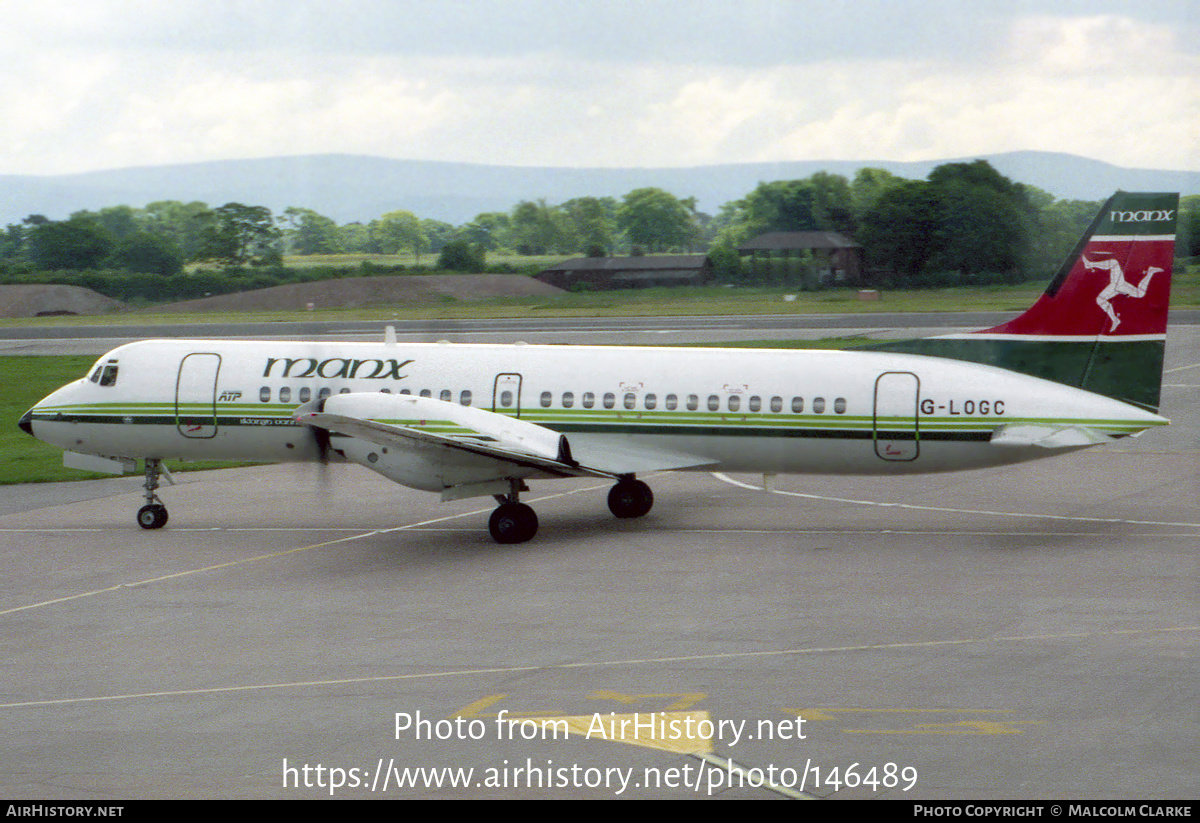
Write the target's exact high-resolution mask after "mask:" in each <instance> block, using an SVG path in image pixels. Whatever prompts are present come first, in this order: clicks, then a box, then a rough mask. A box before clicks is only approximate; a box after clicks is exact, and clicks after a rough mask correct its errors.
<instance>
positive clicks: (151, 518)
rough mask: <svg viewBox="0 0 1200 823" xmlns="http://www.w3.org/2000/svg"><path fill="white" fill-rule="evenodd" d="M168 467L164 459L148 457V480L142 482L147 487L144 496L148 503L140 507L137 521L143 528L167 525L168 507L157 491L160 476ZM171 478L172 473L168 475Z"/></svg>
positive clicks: (143, 486)
mask: <svg viewBox="0 0 1200 823" xmlns="http://www.w3.org/2000/svg"><path fill="white" fill-rule="evenodd" d="M165 471H166V468H165V467H164V466H163V464H162V461H161V460H158V459H156V458H153V457H147V458H146V482H145V483H143V484H142V488H143V489H145V492H144V493H143V497H145V498H146V505H144V506H142V507H141V508H140V509H138V513H137V522H138V525H139V526H141V527H142V528H143V529H161V528H162V527H163V526H165V525H167V507H166V506H164V505H163V503H162V501H161V500H159V499H158V495H157V494H155V492H156V491H157V490H158V478H159V475H161V474H162V473H163V472H165ZM167 479H170V474H168V475H167Z"/></svg>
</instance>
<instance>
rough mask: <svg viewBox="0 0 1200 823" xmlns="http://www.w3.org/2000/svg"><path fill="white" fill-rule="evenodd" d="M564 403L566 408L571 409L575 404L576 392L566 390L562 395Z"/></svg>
mask: <svg viewBox="0 0 1200 823" xmlns="http://www.w3.org/2000/svg"><path fill="white" fill-rule="evenodd" d="M562 404H563V408H564V409H569V408H571V407H572V406H574V405H575V392H570V391H565V392H563V396H562Z"/></svg>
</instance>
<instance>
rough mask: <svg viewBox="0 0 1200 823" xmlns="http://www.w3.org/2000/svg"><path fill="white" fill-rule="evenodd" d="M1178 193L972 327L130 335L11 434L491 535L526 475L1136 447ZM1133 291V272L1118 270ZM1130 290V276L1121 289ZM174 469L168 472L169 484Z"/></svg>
mask: <svg viewBox="0 0 1200 823" xmlns="http://www.w3.org/2000/svg"><path fill="white" fill-rule="evenodd" d="M1177 209H1178V195H1177V194H1159V193H1127V192H1118V193H1117V194H1115V195H1113V197H1112V198H1111V199H1109V201H1108V202H1107V203H1106V204H1105V205H1104V206H1103V208H1102V209H1101V211H1100V213H1099V214H1098V215H1097V217H1096V218H1095V220H1094V221H1093V222H1092V224H1091V226H1090V227H1089V228H1088V230H1087V232H1086V233H1085V234H1084V236H1083V238H1082V239H1081V240H1080V241H1079V243H1078V245H1077V246H1076V247H1075V249H1074V251H1073V252H1072V254H1071V255H1070V256H1069V257H1068V259H1067V261H1066V262H1065V263H1064V264H1063V266H1062V268H1061V269H1060V270H1059V272H1058V274H1057V276H1056V277H1055V278H1054V279H1053V280H1052V282H1051V283H1050V285H1049V287H1048V288H1047V289H1046V291H1045V293H1044V294H1043V295H1041V296H1040V297H1039V299H1038V300H1037V302H1036V303H1035V304H1034V305H1033V306H1032V307H1030V308H1029V309H1028V310H1027V311H1025V312H1024V313H1023V314H1021V315H1020V316H1018V317H1016V318H1015V319H1013V320H1011V321H1009V322H1007V323H1004V324H1002V325H999V326H995V327H993V328H989V329H983V330H981V331H978V332H971V333H964V334H950V335H944V336H941V337H932V338H924V339H919V340H909V341H899V342H885V343H875V344H871V345H866V346H862V347H859V348H855V349H849V350H840V351H814V350H778V349H772V350H761V349H719V348H671V347H624V346H575V345H571V346H557V345H549V346H545V345H526V344H521V343H518V344H512V345H475V344H451V343H445V342H442V343H424V344H408V343H398V342H397V341H396V338H395V334H394V330H393V329H391V328H389V329H388V330H387V332H386V335H385V339H384V340H383V341H382V342H376V343H370V342H365V343H364V342H303V341H297V342H276V341H244V340H183V339H176V340H147V341H141V342H136V343H130V344H127V345H124V346H121V347H119V348H117V349H114V350H113V351H111V352H109V353H108V354H105V355H104V356H103V357H101V358H100V359H99V360H98V361H97V362H96V364H95V365H94V366H93V367H92V369H91V370H90V371H89V373H88V374H87V375H86V376H85V377H82V378H80V379H79V380H77V381H75V382H73V383H70V384H68V385H66V386H63V387H62V388H60V389H58V390H57V391H55V392H53V393H52V394H50V395H49V396H47V397H46V398H44V399H43V400H41V401H40V402H39V403H37V404H36V405H35V406H34V407H33V408H32V409H30V410H29V411H28V412H27V413H26V414H25V415H24V416H23V417H21V419H20V422H19V425H20V427H21V428H22V429H23V430H24V431H26V432H27V433H29V434H31V435H32V436H34V437H36V438H38V439H40V440H44V441H46V442H48V443H53V444H55V445H57V446H59V447H61V448H63V449H64V450H65V453H64V462H65V463H67V464H68V465H72V466H77V467H83V468H96V469H101V470H107V471H112V472H114V473H121V472H123V471H125V470H136V465H137V464H136V461H137V460H142V461H143V462H144V473H145V483H144V485H143V488H144V498H145V505H143V506H142V507H141V509H140V510H139V511H138V514H137V522H138V523H139V525H141V526H142V527H143V528H146V529H157V528H161V527H163V526H164V525H165V524H166V523H167V517H168V516H167V509H166V507H165V506H164V505H163V503H162V501H161V499H160V498H159V497H158V495H157V493H156V492H157V489H158V486H159V480H160V477H161V475H162V474H163V473H164V471H165V469H164V467H163V465H162V461H163V460H164V459H165V458H182V459H184V460H199V459H206V460H237V461H252V462H253V461H263V462H284V461H317V462H324V461H327V460H331V459H338V460H345V461H349V462H352V463H357V464H359V465H361V466H365V467H366V468H369V469H371V470H373V471H375V472H378V473H379V474H381V475H383V476H384V477H387V478H389V479H391V480H393V481H395V482H397V483H400V484H403V485H405V486H409V487H412V488H415V489H422V490H427V491H430V492H436V493H439V494H440V495H441V499H442V500H444V501H447V500H458V499H464V498H471V497H480V496H493V497H495V499H496V500H497V502H498V506H497V508H496V509H495V511H494V512H493V513H492V515H491V518H490V520H489V524H488V528H489V531H490V533H491V535H492V537H493V538H494V539H495V540H496V541H497V542H499V543H520V542H523V541H526V540H529V539H531V538H532V537H533V536H534V534H535V533H536V532H537V529H538V518H537V515H536V514H535V512H534V510H533V509H532V508H531V507H530V506H529V505H528V504H526V503H522V502H521V500H520V495H521V494H522V493H523V492H526V491H528V490H529V486H528V483H527V481H534V480H542V479H553V478H564V477H597V478H606V479H609V480H612V481H613V486H612V489H611V491H610V492H609V495H608V506H609V508H610V510H611V511H612V513H613V514H614V515H615V516H617V517H618V518H637V517H641V516H644V515H645V514H646V513H647V512H649V511H650V509H651V507H652V505H653V502H654V495H653V492H652V490H651V489H650V486H649V485H648V484H647V483H646V482H645V481H644V480H642V479H639V477H638V475H645V474H647V473H650V472H659V471H666V470H693V471H718V470H719V471H723V472H754V473H762V474H763V475H764V477H769V476H771V475H774V474H789V473H790V474H810V473H811V474H875V475H883V476H887V477H899V476H904V475H908V474H914V473H923V472H946V471H957V470H963V469H978V468H984V467H991V466H999V465H1004V464H1010V463H1017V462H1020V461H1025V460H1033V459H1037V458H1041V457H1046V456H1052V455H1058V454H1063V453H1066V452H1070V451H1074V450H1076V449H1081V448H1086V447H1089V446H1093V445H1097V444H1100V443H1107V442H1111V441H1112V440H1114V439H1117V438H1122V437H1126V436H1131V435H1136V434H1140V433H1141V432H1143V431H1145V430H1148V429H1152V428H1154V427H1157V426H1162V425H1166V424H1168V423H1169V421H1168V420H1167V419H1166V418H1164V417H1161V416H1159V415H1158V414H1157V412H1158V407H1159V391H1160V386H1161V382H1162V368H1163V351H1164V345H1165V342H1164V341H1165V338H1166V328H1167V309H1168V303H1169V296H1170V275H1171V270H1172V265H1173V256H1174V241H1175V223H1176V213H1177ZM1127 278H1128V279H1127ZM1134 284H1136V285H1134ZM168 479H169V474H168Z"/></svg>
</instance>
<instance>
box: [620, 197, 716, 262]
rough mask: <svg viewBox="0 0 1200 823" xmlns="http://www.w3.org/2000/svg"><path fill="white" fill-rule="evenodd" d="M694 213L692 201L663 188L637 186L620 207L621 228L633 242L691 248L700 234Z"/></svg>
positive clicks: (655, 248) (652, 247) (660, 247)
mask: <svg viewBox="0 0 1200 823" xmlns="http://www.w3.org/2000/svg"><path fill="white" fill-rule="evenodd" d="M693 206H694V201H693ZM692 212H693V210H692V209H691V208H689V207H688V204H686V203H685V202H684V201H682V200H680V199H679V198H678V197H676V196H675V195H673V194H670V193H668V192H666V191H663V190H662V189H658V188H644V189H634V190H633V191H631V192H629V193H628V194H626V195H625V197H624V198H622V200H621V205H620V206H619V207H618V208H617V227H618V228H619V229H620V230H621V231H623V232H624V233H625V237H626V239H627V240H628V241H629V242H630V243H632V244H634V245H635V246H642V247H644V248H646V249H648V250H650V251H669V250H671V249H675V248H687V247H688V246H690V245H691V244H692V243H693V242H694V241H695V239H696V236H697V230H696V224H695V221H694V220H693V214H692Z"/></svg>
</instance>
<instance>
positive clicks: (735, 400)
mask: <svg viewBox="0 0 1200 823" xmlns="http://www.w3.org/2000/svg"><path fill="white" fill-rule="evenodd" d="M741 407H742V398H740V397H738V396H737V395H736V394H731V395H729V410H730V411H737V410H738V409H740V408H741Z"/></svg>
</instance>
